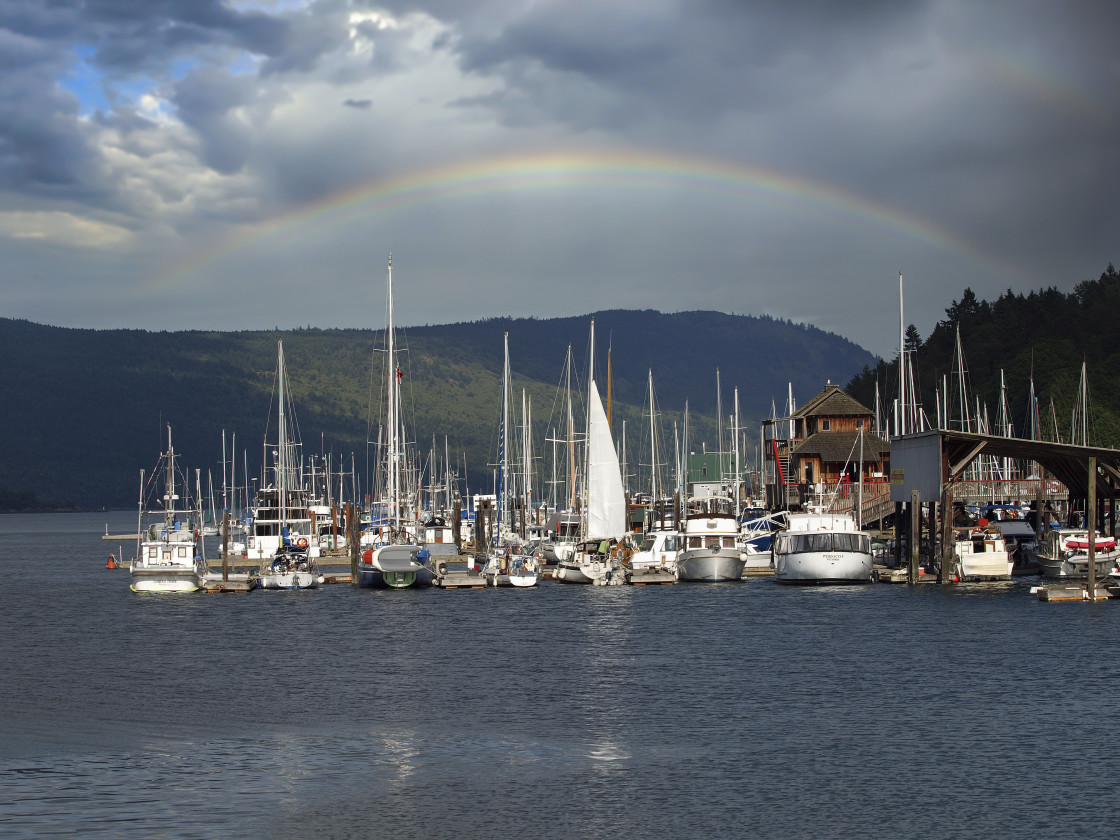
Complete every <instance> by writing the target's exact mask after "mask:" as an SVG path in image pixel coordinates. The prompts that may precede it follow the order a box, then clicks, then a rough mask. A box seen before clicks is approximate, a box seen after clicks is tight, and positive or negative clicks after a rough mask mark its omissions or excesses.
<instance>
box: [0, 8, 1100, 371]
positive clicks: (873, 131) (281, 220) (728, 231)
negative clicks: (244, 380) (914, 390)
mask: <svg viewBox="0 0 1120 840" xmlns="http://www.w3.org/2000/svg"><path fill="white" fill-rule="evenodd" d="M1118 18H1120V6H1118V5H1117V4H1116V3H1105V2H1096V3H1093V2H1081V1H1080V0H1061V2H1057V1H1056V0H1055V1H1054V2H1043V1H1042V0H1015V2H1011V0H990V2H985V3H976V2H968V1H967V0H850V2H836V0H781V2H773V0H771V1H770V2H765V0H692V2H684V0H680V2H673V0H633V1H632V2H609V0H591V1H590V2H585V0H563V2H547V1H542V2H498V1H497V0H428V2H423V0H417V2H407V0H401V1H400V2H398V0H386V2H376V3H374V2H369V3H367V2H363V1H362V0H225V2H220V1H219V0H50V2H45V1H44V0H0V61H2V62H3V74H2V76H0V91H2V93H0V109H2V111H0V112H2V117H0V248H2V253H3V263H2V265H3V276H4V282H3V283H2V284H0V313H2V314H3V315H5V316H8V317H19V318H28V319H31V320H34V321H38V322H41V323H48V324H57V325H64V326H81V327H99V328H100V327H121V326H123V327H140V328H148V329H238V328H254V329H255V328H271V327H276V326H279V327H292V326H299V325H312V326H318V327H333V326H341V327H354V326H357V327H374V328H377V327H381V326H383V325H384V322H385V314H384V313H385V290H384V287H385V264H386V259H387V255H388V253H389V252H390V251H391V252H392V253H393V261H394V286H395V294H396V298H397V306H396V312H397V320H398V322H401V323H403V324H422V323H447V322H451V321H458V320H474V319H477V318H484V317H489V316H493V315H517V316H519V315H535V316H539V317H543V316H549V315H574V314H582V313H586V312H591V311H594V310H597V309H603V308H615V307H624V308H654V309H660V310H662V311H670V312H671V311H679V310H690V309H716V310H722V311H727V312H735V313H740V314H769V315H772V316H775V317H780V318H789V319H792V320H794V321H806V322H809V323H812V324H815V325H817V326H819V327H821V328H823V329H827V330H831V331H834V332H838V333H840V334H842V335H845V336H847V337H849V338H851V339H853V340H854V341H856V342H858V343H860V344H862V345H863V346H865V347H867V348H868V349H870V350H872V351H873V352H877V353H881V354H884V355H888V354H890V353H891V350H892V348H893V347H894V346H895V345H896V343H897V335H898V326H897V319H898V272H899V270H902V271H903V272H904V275H905V284H906V315H907V318H906V320H907V321H908V322H913V323H915V324H916V325H917V326H918V329H919V331H920V332H921V334H922V335H923V336H925V335H927V334H928V332H929V330H930V328H931V327H932V326H933V324H934V323H935V322H936V321H937V320H938V319H939V318H940V317H943V315H944V309H945V307H946V306H947V305H948V304H949V303H950V302H951V300H953V299H957V298H959V297H960V293H961V291H962V290H963V289H964V288H965V287H966V286H969V287H971V288H973V289H974V290H975V291H976V292H977V293H978V294H979V295H981V296H983V297H988V298H994V297H995V296H997V295H998V294H1000V293H1001V292H1002V291H1003V290H1005V289H1008V288H1011V289H1014V290H1016V291H1029V290H1031V289H1037V288H1041V287H1045V286H1051V285H1054V286H1057V287H1059V288H1061V289H1063V290H1069V289H1070V288H1072V286H1073V285H1074V284H1075V283H1077V282H1079V281H1081V280H1085V279H1090V278H1093V277H1096V276H1098V275H1099V274H1100V272H1101V271H1103V270H1104V268H1105V267H1106V266H1107V265H1108V263H1109V262H1110V261H1117V260H1120V202H1118V201H1117V198H1116V195H1117V187H1118V186H1120V177H1118V176H1120V151H1118V149H1120V141H1118V138H1120V133H1118V131H1117V129H1118V128H1120V58H1117V51H1116V47H1115V35H1116V33H1117V32H1118V31H1120V20H1118ZM655 338H656V337H651V339H655ZM697 338H698V339H699V340H714V341H715V342H716V345H717V346H718V337H716V336H712V337H697Z"/></svg>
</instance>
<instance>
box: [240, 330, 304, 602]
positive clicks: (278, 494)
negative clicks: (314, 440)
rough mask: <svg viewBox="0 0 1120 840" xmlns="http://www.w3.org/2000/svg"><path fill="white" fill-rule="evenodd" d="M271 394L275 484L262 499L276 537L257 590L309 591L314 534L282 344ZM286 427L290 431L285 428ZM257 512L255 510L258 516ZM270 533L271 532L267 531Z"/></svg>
mask: <svg viewBox="0 0 1120 840" xmlns="http://www.w3.org/2000/svg"><path fill="white" fill-rule="evenodd" d="M276 383H277V384H276V394H277V402H278V404H279V409H278V411H277V446H276V450H275V452H274V457H275V459H276V460H275V463H274V464H273V473H274V476H275V479H276V481H275V484H274V485H273V488H268V489H269V490H270V491H271V490H274V491H275V492H268V493H266V494H265V495H264V497H265V498H270V499H272V500H274V502H275V505H276V506H275V508H272V509H270V510H271V511H272V515H274V516H275V517H276V520H275V528H274V533H273V534H268V536H269V537H272V536H274V537H275V538H276V543H275V548H274V549H273V551H272V554H271V555H270V556H268V557H263V558H262V559H261V564H260V568H259V570H258V572H257V575H258V581H259V585H260V588H261V589H314V588H316V587H317V586H318V585H319V570H318V568H316V565H315V560H314V558H313V557H312V556H311V553H312V544H311V538H312V537H313V536H314V532H313V529H312V526H311V516H310V514H309V513H308V510H307V491H306V489H305V488H304V486H303V481H302V472H303V471H302V469H301V468H300V465H299V459H298V457H297V455H296V452H297V451H298V449H299V445H300V444H299V439H298V437H297V436H296V434H295V433H294V431H295V428H296V426H295V422H294V417H293V412H292V410H291V406H290V403H291V395H290V394H289V393H288V380H287V375H286V371H285V369H284V342H282V341H278V342H276ZM289 422H291V427H290V428H289ZM259 512H260V507H259V506H258V513H259ZM268 521H270V520H269V519H268V518H265V517H262V518H261V521H260V522H258V523H255V527H256V528H258V533H257V540H255V546H254V547H255V548H256V549H257V550H258V551H261V550H262V549H263V547H264V544H265V532H264V531H263V530H260V528H261V526H262V525H263V524H264V523H265V522H268ZM270 530H273V529H270Z"/></svg>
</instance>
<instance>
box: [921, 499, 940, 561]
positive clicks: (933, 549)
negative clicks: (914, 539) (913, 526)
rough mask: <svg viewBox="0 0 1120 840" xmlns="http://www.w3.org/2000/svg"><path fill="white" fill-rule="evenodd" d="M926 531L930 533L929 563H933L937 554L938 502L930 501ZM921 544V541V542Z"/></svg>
mask: <svg viewBox="0 0 1120 840" xmlns="http://www.w3.org/2000/svg"><path fill="white" fill-rule="evenodd" d="M926 533H927V534H929V557H928V560H929V563H930V565H931V566H932V565H933V559H934V558H935V557H936V556H937V542H938V540H937V537H938V533H937V503H936V502H934V501H932V500H931V501H930V503H929V518H928V519H927V520H926ZM919 545H920V543H919Z"/></svg>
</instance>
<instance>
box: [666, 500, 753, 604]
mask: <svg viewBox="0 0 1120 840" xmlns="http://www.w3.org/2000/svg"><path fill="white" fill-rule="evenodd" d="M683 525H684V527H683V529H682V535H683V537H684V549H683V550H682V551H681V553H680V554H679V555H677V579H678V580H684V581H704V582H709V583H712V582H720V581H729V580H742V578H743V567H744V566H745V565H746V562H747V557H746V554H745V553H744V552H743V551H741V550H740V549H739V546H738V536H739V522H738V520H737V519H736V516H735V502H734V501H733V500H732V499H731V498H730V497H728V496H722V495H715V496H693V497H692V498H690V499H689V500H688V501H687V503H686V505H685V515H684V522H683Z"/></svg>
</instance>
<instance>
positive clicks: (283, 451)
mask: <svg viewBox="0 0 1120 840" xmlns="http://www.w3.org/2000/svg"><path fill="white" fill-rule="evenodd" d="M276 345H277V350H276V355H277V358H276V371H277V373H276V376H277V383H278V384H277V392H278V400H277V401H278V403H279V406H280V409H279V412H278V413H277V417H278V418H279V437H278V442H279V450H280V451H279V453H278V460H277V462H276V469H277V473H278V474H277V477H276V484H277V489H278V490H279V493H280V544H281V545H283V542H284V527H285V526H286V525H287V524H288V434H287V420H286V418H285V417H284V403H285V399H284V389H285V388H286V387H287V384H286V383H285V382H284V342H283V341H278V342H276Z"/></svg>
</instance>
